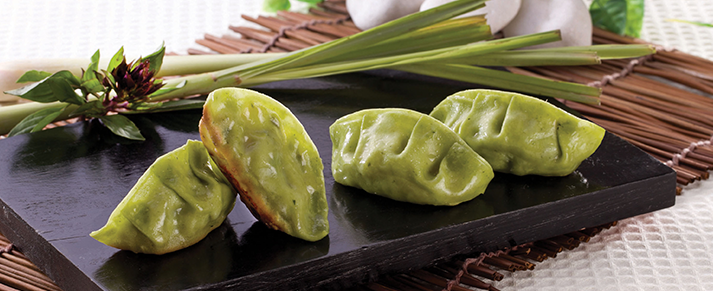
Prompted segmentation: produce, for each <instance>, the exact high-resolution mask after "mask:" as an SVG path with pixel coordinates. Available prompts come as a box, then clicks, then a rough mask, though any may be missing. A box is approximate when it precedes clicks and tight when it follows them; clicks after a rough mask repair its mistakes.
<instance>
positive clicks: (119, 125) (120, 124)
mask: <svg viewBox="0 0 713 291" xmlns="http://www.w3.org/2000/svg"><path fill="white" fill-rule="evenodd" d="M99 120H101V121H102V123H103V124H104V126H106V127H107V128H109V130H111V132H113V133H114V134H116V135H118V136H121V137H125V138H128V139H133V140H145V138H144V137H143V136H142V135H141V130H139V128H138V127H136V124H134V122H133V121H131V120H129V118H127V117H126V116H123V115H120V114H115V115H107V116H101V117H99Z"/></svg>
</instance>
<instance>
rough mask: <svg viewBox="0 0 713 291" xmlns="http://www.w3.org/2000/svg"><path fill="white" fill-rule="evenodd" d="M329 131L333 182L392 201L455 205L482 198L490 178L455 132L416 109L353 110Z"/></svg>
mask: <svg viewBox="0 0 713 291" xmlns="http://www.w3.org/2000/svg"><path fill="white" fill-rule="evenodd" d="M329 133H330V136H331V139H332V175H333V176H334V180H335V181H336V182H338V183H340V184H343V185H347V186H352V187H358V188H361V189H364V190H365V191H366V192H369V193H372V194H376V195H380V196H384V197H388V198H391V199H394V200H398V201H404V202H410V203H415V204H427V205H457V204H459V203H462V202H465V201H468V200H471V199H473V198H475V197H476V196H478V195H480V194H482V193H483V192H484V191H485V189H486V188H487V186H488V184H489V183H490V180H492V178H493V176H494V174H493V170H492V169H491V167H490V165H488V163H487V162H486V161H485V160H484V159H483V158H482V157H480V156H479V155H478V154H477V153H475V152H474V151H473V150H472V149H471V148H470V147H469V146H468V145H467V144H466V143H465V142H464V141H463V140H462V139H461V138H460V137H459V136H458V135H457V134H456V133H454V132H453V131H452V130H450V129H449V128H448V127H446V126H445V125H443V124H442V123H441V122H439V121H438V120H436V119H434V118H432V117H430V116H428V115H425V114H422V113H419V112H416V111H412V110H408V109H368V110H362V111H358V112H355V113H352V114H350V115H347V116H344V117H342V118H340V119H338V120H337V121H336V122H334V124H332V125H331V126H330V128H329Z"/></svg>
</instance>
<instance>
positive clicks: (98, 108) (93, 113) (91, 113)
mask: <svg viewBox="0 0 713 291" xmlns="http://www.w3.org/2000/svg"><path fill="white" fill-rule="evenodd" d="M105 113H106V108H104V106H103V105H102V103H101V100H93V101H89V102H87V103H84V104H82V105H81V106H79V107H78V108H77V109H74V111H72V113H70V114H69V117H76V116H80V115H84V116H87V117H99V116H103V115H104V114H105Z"/></svg>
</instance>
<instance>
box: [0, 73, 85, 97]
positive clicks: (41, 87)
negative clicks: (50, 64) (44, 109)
mask: <svg viewBox="0 0 713 291" xmlns="http://www.w3.org/2000/svg"><path fill="white" fill-rule="evenodd" d="M56 79H62V80H65V81H66V82H67V83H68V84H70V86H72V85H74V86H77V87H78V86H79V79H77V77H75V76H74V75H72V73H70V72H69V71H59V72H57V73H54V74H52V75H51V76H49V77H47V78H45V79H43V80H41V81H39V82H36V83H32V84H30V85H27V86H24V87H22V88H18V89H15V90H9V91H6V92H5V93H6V94H10V95H15V96H20V97H22V98H24V99H28V100H32V101H35V102H41V103H48V102H55V101H62V99H61V98H64V96H56V95H55V94H54V92H53V90H52V88H51V87H50V82H51V81H49V80H56Z"/></svg>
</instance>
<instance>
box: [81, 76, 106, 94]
mask: <svg viewBox="0 0 713 291" xmlns="http://www.w3.org/2000/svg"><path fill="white" fill-rule="evenodd" d="M82 88H84V89H85V90H87V92H89V93H97V92H104V86H103V85H102V84H101V82H99V80H98V79H97V78H96V77H95V78H94V79H91V80H87V81H85V82H82Z"/></svg>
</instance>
